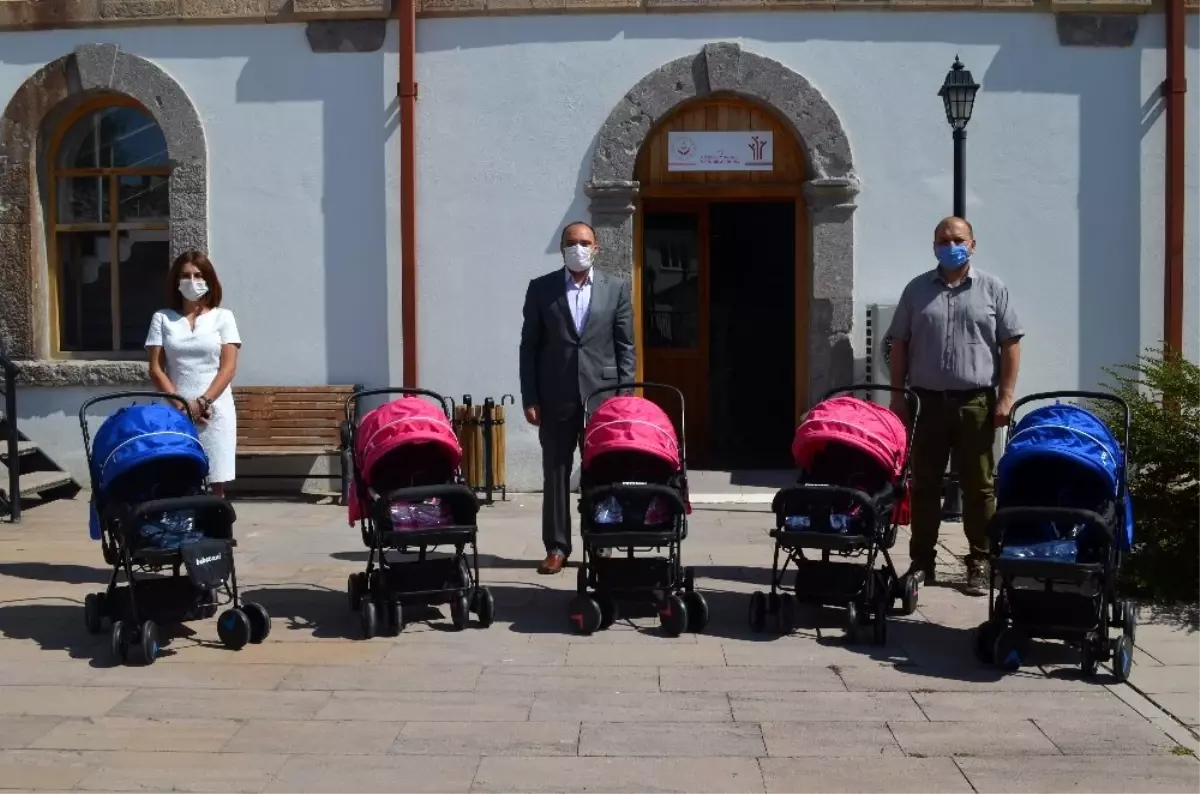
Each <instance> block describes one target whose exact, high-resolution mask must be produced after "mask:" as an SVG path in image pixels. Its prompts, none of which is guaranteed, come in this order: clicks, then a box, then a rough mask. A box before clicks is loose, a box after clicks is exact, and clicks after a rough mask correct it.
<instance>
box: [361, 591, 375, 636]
mask: <svg viewBox="0 0 1200 794" xmlns="http://www.w3.org/2000/svg"><path fill="white" fill-rule="evenodd" d="M358 617H359V623H360V624H361V625H362V635H363V639H364V640H369V639H371V638H372V637H374V636H375V635H376V634H378V633H379V616H378V613H377V611H376V609H375V602H374V601H372V600H371V598H370V597H369V596H363V597H362V598H361V599H359V601H358Z"/></svg>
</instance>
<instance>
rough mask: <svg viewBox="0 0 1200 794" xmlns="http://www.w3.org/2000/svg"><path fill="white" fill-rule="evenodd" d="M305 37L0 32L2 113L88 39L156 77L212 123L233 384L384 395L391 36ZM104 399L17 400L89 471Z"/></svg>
mask: <svg viewBox="0 0 1200 794" xmlns="http://www.w3.org/2000/svg"><path fill="white" fill-rule="evenodd" d="M304 30H305V28H304V26H303V25H248V26H219V27H217V26H214V27H162V28H127V29H105V30H61V31H46V32H21V33H2V34H0V103H7V102H8V99H9V97H11V96H12V94H13V93H14V92H15V91H16V90H17V88H18V87H19V86H20V85H21V83H22V82H24V81H25V80H26V79H27V78H28V77H29V76H30V75H32V74H33V73H34V72H36V71H37V70H38V69H39V68H41V67H42V66H43V65H45V64H46V63H48V62H50V61H53V60H55V59H57V58H59V57H62V56H63V55H67V54H69V53H70V52H71V51H72V50H73V49H74V48H75V47H76V46H78V45H80V44H88V43H94V42H98V41H101V42H105V43H113V44H117V45H119V46H120V47H121V48H122V49H123V50H125V51H127V52H130V53H133V54H136V55H138V56H141V57H143V58H146V59H147V60H150V61H152V62H154V63H155V64H157V65H158V66H160V67H162V68H163V69H164V70H165V71H166V72H167V73H168V74H170V75H171V76H172V77H173V78H174V79H175V80H176V82H178V83H179V85H180V86H181V87H182V88H183V90H184V91H186V92H187V94H188V96H189V97H190V98H191V101H192V103H193V104H194V105H195V107H196V110H197V111H198V113H199V115H200V118H201V121H202V124H203V126H204V133H205V140H206V143H207V147H208V165H209V174H208V178H209V242H210V254H211V256H212V260H213V262H214V264H215V265H216V268H217V271H218V274H219V275H220V277H221V280H222V283H223V285H224V289H225V301H224V305H225V306H227V307H228V308H230V309H232V310H233V311H234V313H235V314H236V316H237V320H238V326H239V329H240V331H241V334H242V338H243V340H244V345H243V348H242V352H241V357H240V362H239V367H238V377H237V380H236V384H242V385H292V386H303V385H312V384H326V383H342V384H349V383H364V384H366V385H369V386H382V385H386V384H387V383H388V382H389V381H391V380H399V377H400V344H399V310H398V306H399V300H400V298H399V295H400V285H399V276H398V274H397V273H396V272H395V271H396V266H395V263H396V262H398V261H399V232H398V219H399V210H398V208H397V202H398V198H399V195H398V187H397V178H396V172H397V158H396V156H395V149H396V145H395V142H396V140H397V132H396V124H397V119H396V110H397V108H396V70H397V63H398V61H397V56H396V42H397V38H396V31H395V26H394V25H392V26H390V30H389V34H388V38H387V41H386V42H385V45H384V47H383V49H382V50H380V51H379V52H374V53H363V54H347V53H338V54H314V53H313V52H312V51H311V50H310V49H309V46H308V43H307V42H306V40H305V35H304ZM393 315H394V317H393ZM393 368H394V372H393ZM95 393H98V392H96V391H89V390H86V389H22V391H21V395H20V399H21V403H20V410H19V412H20V414H21V416H20V419H21V427H22V429H23V430H24V431H25V432H26V433H27V434H28V435H29V436H30V437H31V438H34V439H36V440H37V441H38V442H39V443H40V444H41V445H42V446H43V447H44V448H45V449H47V450H48V451H49V452H50V454H51V455H52V456H55V457H57V458H58V459H59V460H60V462H62V463H64V464H65V465H68V466H69V467H70V468H71V470H72V471H73V472H75V473H76V475H77V476H80V477H86V467H85V465H84V463H83V454H82V448H81V442H80V439H79V429H78V423H77V422H76V421H75V419H74V412H75V411H77V410H78V408H79V404H80V403H81V402H82V400H83V399H85V398H86V397H87V396H89V395H90V394H95Z"/></svg>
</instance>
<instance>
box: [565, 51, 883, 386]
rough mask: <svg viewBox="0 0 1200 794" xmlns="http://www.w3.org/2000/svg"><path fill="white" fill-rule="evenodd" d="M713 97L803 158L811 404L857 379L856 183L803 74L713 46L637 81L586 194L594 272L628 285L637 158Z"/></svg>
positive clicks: (603, 142)
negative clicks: (756, 113) (794, 143)
mask: <svg viewBox="0 0 1200 794" xmlns="http://www.w3.org/2000/svg"><path fill="white" fill-rule="evenodd" d="M714 95H715V96H720V95H726V96H736V97H740V98H743V99H747V100H750V101H752V102H755V103H757V104H759V105H762V106H764V107H766V108H768V109H769V110H771V111H773V112H774V113H775V115H776V116H777V117H778V118H779V119H780V121H782V122H783V123H784V125H785V126H786V127H787V128H789V129H790V130H791V132H792V133H793V134H794V135H795V136H796V139H797V140H798V141H799V143H800V148H801V151H803V152H804V157H805V164H806V167H807V169H806V173H807V174H808V175H809V178H808V179H807V180H806V181H805V182H804V186H803V187H804V197H805V205H806V206H807V208H808V212H809V222H810V229H809V233H808V235H807V236H808V240H809V255H810V259H809V263H810V266H811V268H812V269H811V273H810V278H809V287H810V292H809V310H808V318H809V320H808V322H809V327H808V350H807V357H808V360H807V368H808V398H809V403H810V404H812V403H815V402H817V401H818V400H820V399H821V398H822V397H824V396H825V394H826V393H827V392H828V391H829V390H830V389H833V388H838V387H841V386H846V385H848V384H850V383H851V382H852V381H853V377H854V345H853V340H852V337H851V332H852V329H853V324H854V210H855V209H856V207H857V205H856V204H855V196H857V195H858V192H859V186H860V183H859V179H858V176H857V175H856V174H855V171H854V159H853V154H852V152H851V149H850V139H849V137H848V136H847V135H846V132H845V130H844V128H843V127H842V122H841V119H840V118H838V115H837V113H836V112H835V111H834V110H833V107H832V106H831V105H830V104H829V102H828V101H827V100H826V99H825V97H824V95H823V94H822V93H821V92H820V90H819V89H817V88H816V87H815V86H814V85H812V83H810V82H809V81H808V80H806V79H805V78H804V77H803V76H801V75H800V74H798V73H796V72H795V71H793V70H791V69H789V68H788V67H786V66H784V65H783V64H781V63H779V62H778V61H774V60H771V59H770V58H765V57H763V56H761V55H757V54H754V53H752V52H747V51H744V50H743V49H742V48H741V46H740V45H739V44H737V43H733V42H719V43H713V44H706V45H704V47H703V49H702V50H701V51H700V53H699V54H697V55H694V56H685V57H683V58H678V59H676V60H674V61H671V62H670V63H667V64H664V65H663V66H661V67H659V68H658V69H656V70H655V71H653V72H651V73H650V74H648V75H647V76H646V77H644V78H643V79H642V80H641V81H640V82H638V84H637V85H635V86H634V87H633V89H631V90H630V91H629V92H628V93H627V94H626V95H625V96H624V97H623V98H622V99H621V101H620V102H618V103H617V106H616V107H615V108H613V110H612V112H611V113H610V114H609V116H608V119H607V120H606V121H605V122H604V125H603V127H601V129H600V134H599V136H598V138H597V141H596V147H595V149H594V150H593V154H592V162H591V173H590V177H589V179H588V182H587V184H586V185H585V187H584V192H585V193H586V195H587V196H588V197H589V198H590V199H591V207H590V211H591V215H592V225H593V226H595V228H596V234H597V236H598V238H599V243H600V247H601V250H602V251H603V252H604V253H603V254H602V261H601V264H602V265H603V266H604V267H605V268H607V269H609V270H611V271H613V272H614V273H615V274H617V275H619V276H621V277H622V278H624V279H626V280H630V279H631V278H632V275H633V259H634V252H633V226H634V223H633V216H634V213H635V212H636V211H637V195H638V191H639V189H640V185H639V184H638V182H637V180H636V178H635V168H636V166H637V158H638V153H639V152H640V151H641V149H642V146H643V144H644V143H645V142H646V140H647V139H648V138H649V136H650V134H651V133H652V131H653V130H654V129H655V127H656V126H657V124H658V123H659V122H660V121H661V120H662V119H664V118H666V117H667V116H669V115H670V114H671V113H672V112H674V111H675V110H676V109H677V108H678V107H680V106H681V105H683V104H684V103H686V102H690V101H692V100H695V99H701V98H704V97H711V96H714Z"/></svg>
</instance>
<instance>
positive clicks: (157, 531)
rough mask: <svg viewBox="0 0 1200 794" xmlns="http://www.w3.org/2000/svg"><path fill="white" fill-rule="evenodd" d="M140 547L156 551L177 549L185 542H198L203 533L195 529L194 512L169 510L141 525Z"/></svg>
mask: <svg viewBox="0 0 1200 794" xmlns="http://www.w3.org/2000/svg"><path fill="white" fill-rule="evenodd" d="M139 535H140V538H141V543H140V544H139V545H140V546H143V547H145V546H150V547H153V548H156V549H177V548H179V547H180V546H182V545H183V543H184V541H187V540H198V539H201V538H203V537H204V533H203V532H201V531H199V530H197V529H196V511H195V510H171V511H169V512H166V513H159V514H158V515H157V516H155V517H154V518H153V520H150V521H146V522H145V523H143V524H142V526H141V530H140V532H139Z"/></svg>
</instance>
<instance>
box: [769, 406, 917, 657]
mask: <svg viewBox="0 0 1200 794" xmlns="http://www.w3.org/2000/svg"><path fill="white" fill-rule="evenodd" d="M868 391H888V392H901V393H903V394H904V396H905V399H906V401H907V403H908V408H909V415H910V416H911V417H912V422H911V423H910V429H909V430H906V429H905V427H904V423H903V422H901V421H900V418H899V417H898V416H896V415H895V414H894V413H892V412H891V411H889V410H888V409H887V408H884V407H883V406H880V405H876V404H875V403H873V402H868V401H866V400H862V399H859V398H857V397H854V396H853V393H854V392H868ZM919 413H920V400H919V398H918V397H917V395H916V394H914V393H913V392H911V391H909V390H908V389H896V388H892V387H888V386H877V385H871V384H868V385H856V386H848V387H846V388H844V389H837V390H834V391H833V392H830V394H829V395H828V396H826V398H825V399H824V400H822V401H821V402H819V403H818V404H817V405H815V406H813V408H812V409H811V410H810V411H809V412H808V414H807V415H806V416H805V417H804V421H803V422H801V424H800V427H799V429H798V430H797V431H796V437H795V439H794V441H793V442H792V457H793V458H794V459H795V461H796V467H797V468H798V469H799V470H800V476H799V477H798V479H797V482H796V484H795V485H794V486H791V487H788V488H784V489H783V490H781V491H780V492H779V493H777V494H776V495H775V499H774V501H773V503H772V505H771V509H772V511H773V512H774V513H775V528H774V529H773V530H771V537H772V538H774V539H775V559H774V562H773V563H772V565H771V592H770V593H769V594H766V595H764V594H763V593H761V592H756V593H754V594H753V595H751V597H750V627H751V628H752V629H753V630H754V631H762V629H763V628H764V626H765V625H766V619H767V616H768V615H771V616H772V617H774V619H775V623H776V627H777V629H778V630H779V632H780V633H782V634H786V633H789V632H791V630H792V629H793V628H794V625H795V610H796V602H797V601H800V602H806V603H813V604H822V605H824V604H834V605H845V606H846V630H847V635H848V637H849V638H850V640H851V641H854V640H857V639H858V637H859V634H860V632H861V631H862V630H863V629H864V628H865V627H866V626H868V625H869V626H871V627H872V629H873V639H874V641H875V643H877V644H879V645H882V644H884V643H885V642H886V641H887V616H888V613H889V612H890V611H891V609H892V606H893V604H894V602H895V601H896V599H899V600H900V602H901V611H902V613H903V614H905V615H909V614H912V612H913V611H914V610H915V609H916V607H917V581H916V580H915V579H914V578H912V577H911V576H907V575H906V576H905V577H903V578H901V577H900V576H899V575H898V574H897V573H896V567H895V565H893V564H892V558H891V555H890V554H889V553H888V552H889V549H891V548H892V546H893V545H895V543H896V534H897V532H898V528H899V524H900V523H902V522H907V517H906V516H907V513H908V458H909V452H910V450H911V449H912V432H911V428H912V427H916V422H917V419H918V414H919ZM806 550H807V551H819V552H820V555H821V556H820V559H819V560H817V559H809V558H808V557H806V556H805V554H804V552H805V551H806ZM781 553H782V557H783V563H782V565H781V564H780V556H781ZM835 554H836V555H837V556H838V557H839V558H841V559H839V560H836V561H835V560H834V559H832V558H833V555H835ZM864 555H865V557H866V561H865V565H864V564H860V562H858V561H857V560H855V561H852V558H861V557H863V556H864ZM880 555H882V556H883V565H882V567H877V566H876V562H877V560H878V559H879V557H880ZM789 564H791V565H792V566H794V567H795V569H796V574H795V584H794V586H793V587H792V588H790V591H791V592H788V590H789V588H787V587H785V586H784V585H783V575H784V572H785V571H786V570H787V567H788V565H789ZM793 594H794V597H793Z"/></svg>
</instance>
